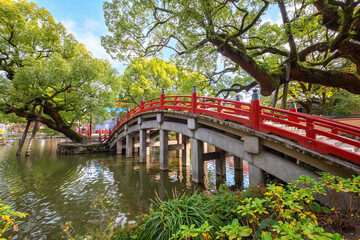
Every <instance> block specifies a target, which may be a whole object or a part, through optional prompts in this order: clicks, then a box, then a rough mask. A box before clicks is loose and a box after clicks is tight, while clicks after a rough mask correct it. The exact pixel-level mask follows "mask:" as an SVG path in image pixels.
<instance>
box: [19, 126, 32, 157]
mask: <svg viewBox="0 0 360 240" xmlns="http://www.w3.org/2000/svg"><path fill="white" fill-rule="evenodd" d="M30 123H31V120H28V122H27V124H26V127H25V130H24V133H23V135H22V138H21V140H20V142H19V148H18V150H17V152H16V156H20V154H21V150H22V148H23V146H24V143H25V139H26V135H27V133H28V131H29V128H30Z"/></svg>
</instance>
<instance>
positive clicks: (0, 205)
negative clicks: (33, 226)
mask: <svg viewBox="0 0 360 240" xmlns="http://www.w3.org/2000/svg"><path fill="white" fill-rule="evenodd" d="M26 215H27V214H25V213H20V212H17V211H14V210H12V209H11V207H10V206H9V205H7V204H5V203H4V202H3V201H2V200H1V199H0V240H3V239H5V238H2V237H1V236H2V235H3V233H4V232H5V231H6V230H8V229H13V230H14V231H18V230H19V228H18V226H17V223H19V221H18V220H17V219H19V218H24V217H26ZM10 238H11V236H10V237H9V239H10Z"/></svg>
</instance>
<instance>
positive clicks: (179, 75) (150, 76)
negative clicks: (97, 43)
mask: <svg viewBox="0 0 360 240" xmlns="http://www.w3.org/2000/svg"><path fill="white" fill-rule="evenodd" d="M193 85H197V86H198V90H199V93H200V94H202V93H203V92H204V91H209V90H210V89H209V88H208V87H207V85H208V84H207V82H206V79H205V77H204V76H203V75H201V74H200V73H198V72H192V71H191V70H190V69H189V68H184V67H179V66H175V65H174V64H172V63H170V62H166V61H163V60H161V59H158V58H153V59H151V60H147V59H145V58H139V59H135V60H133V61H132V62H131V64H130V65H129V66H128V67H127V68H126V70H125V72H124V74H123V75H121V81H120V91H119V93H120V96H119V100H120V101H121V102H124V103H130V104H139V103H140V99H141V97H144V99H145V100H147V99H151V98H155V97H159V96H160V91H161V89H164V90H165V92H166V95H174V94H180V95H189V94H190V93H191V91H192V87H193Z"/></svg>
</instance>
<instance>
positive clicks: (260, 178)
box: [248, 163, 266, 186]
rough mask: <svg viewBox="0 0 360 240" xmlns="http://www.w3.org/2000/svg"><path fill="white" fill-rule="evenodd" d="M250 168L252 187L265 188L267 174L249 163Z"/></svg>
mask: <svg viewBox="0 0 360 240" xmlns="http://www.w3.org/2000/svg"><path fill="white" fill-rule="evenodd" d="M248 168H249V184H250V186H258V185H260V186H264V185H265V181H266V178H265V172H264V171H263V170H262V169H260V168H258V167H256V166H254V165H252V164H251V163H248Z"/></svg>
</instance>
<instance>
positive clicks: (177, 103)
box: [174, 97, 179, 111]
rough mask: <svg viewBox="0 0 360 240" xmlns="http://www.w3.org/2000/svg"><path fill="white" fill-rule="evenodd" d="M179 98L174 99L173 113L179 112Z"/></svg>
mask: <svg viewBox="0 0 360 240" xmlns="http://www.w3.org/2000/svg"><path fill="white" fill-rule="evenodd" d="M178 101H179V98H178V97H175V109H174V111H178V110H179V108H178V107H179V102H178Z"/></svg>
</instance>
